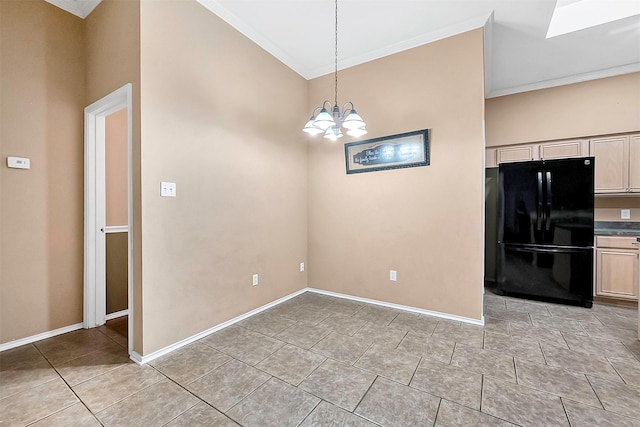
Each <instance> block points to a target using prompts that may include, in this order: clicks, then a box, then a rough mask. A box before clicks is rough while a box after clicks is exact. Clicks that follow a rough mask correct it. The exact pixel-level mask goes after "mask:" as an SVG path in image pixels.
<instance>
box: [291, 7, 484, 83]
mask: <svg viewBox="0 0 640 427" xmlns="http://www.w3.org/2000/svg"><path fill="white" fill-rule="evenodd" d="M492 17H493V12H492V13H490V14H486V15H481V16H476V17H474V18H471V19H468V20H466V21H463V22H460V23H458V24H455V25H450V26H448V27H445V28H441V29H439V30H437V31H432V32H430V33H427V34H421V35H419V36H417V37H413V38H410V39H407V40H403V41H401V42H398V43H393V44H390V45H388V46H384V47H382V48H380V49H375V50H372V51H370V52H366V53H363V54H361V55H356V56H351V57H348V58H344V59H341V60H340V62H339V67H338V69H340V70H343V69H346V68H350V67H354V66H356V65H360V64H364V63H365V62H369V61H373V60H375V59H380V58H384V57H385V56H389V55H393V54H395V53H398V52H402V51H405V50H409V49H413V48H414V47H418V46H422V45H425V44H427V43H433V42H436V41H438V40H442V39H446V38H448V37H452V36H455V35H457V34H462V33H466V32H467V31H471V30H475V29H478V28H482V27H484V26H485V24H486V23H487V21H488V20H489V19H491V18H492ZM289 66H290V67H291V65H289ZM291 68H292V69H293V70H294V71H296V72H297V73H298V74H300V75H301V76H302V77H304V78H305V79H307V80H311V79H314V78H316V77H320V76H324V75H325V74H329V73H332V72H333V71H334V64H333V63H331V64H327V65H324V66H322V67H316V68H313V69H307V70H300V69H296V68H293V67H291Z"/></svg>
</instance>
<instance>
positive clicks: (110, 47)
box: [85, 0, 143, 354]
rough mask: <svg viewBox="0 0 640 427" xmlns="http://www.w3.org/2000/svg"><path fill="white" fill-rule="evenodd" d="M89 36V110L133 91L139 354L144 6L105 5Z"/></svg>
mask: <svg viewBox="0 0 640 427" xmlns="http://www.w3.org/2000/svg"><path fill="white" fill-rule="evenodd" d="M85 36H86V43H85V55H86V62H87V70H86V71H87V74H86V81H87V86H86V98H85V99H86V100H85V102H86V103H85V105H89V104H91V103H93V102H95V101H97V100H99V99H101V98H103V97H104V96H106V95H108V94H110V93H112V92H113V91H115V90H117V89H119V88H120V87H122V86H124V85H125V84H127V83H131V84H132V86H133V100H132V103H133V110H132V116H133V123H132V131H133V138H132V143H133V155H132V162H133V230H134V231H133V241H134V243H133V293H134V296H133V298H134V306H133V323H134V337H133V348H134V350H135V351H136V352H138V353H139V354H141V351H142V327H143V325H142V318H143V315H142V309H143V305H142V237H141V236H142V232H143V229H142V221H141V218H142V213H141V203H140V200H141V195H140V185H141V183H140V180H141V168H142V164H141V158H140V1H139V0H127V1H121V0H103V1H102V2H101V3H100V4H99V5H98V6H97V7H96V8H95V9H94V11H93V12H91V14H90V15H89V16H88V17H87V18H86V19H85ZM129 225H130V226H131V225H132V224H129Z"/></svg>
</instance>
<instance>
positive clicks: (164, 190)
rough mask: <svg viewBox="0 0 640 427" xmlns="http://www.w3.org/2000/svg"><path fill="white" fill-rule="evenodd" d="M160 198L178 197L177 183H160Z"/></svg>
mask: <svg viewBox="0 0 640 427" xmlns="http://www.w3.org/2000/svg"><path fill="white" fill-rule="evenodd" d="M160 196H161V197H176V183H175V182H165V181H162V182H161V183H160Z"/></svg>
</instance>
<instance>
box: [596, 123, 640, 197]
mask: <svg viewBox="0 0 640 427" xmlns="http://www.w3.org/2000/svg"><path fill="white" fill-rule="evenodd" d="M596 164H597V163H596ZM629 189H630V190H631V191H633V192H634V193H640V135H631V137H630V138H629Z"/></svg>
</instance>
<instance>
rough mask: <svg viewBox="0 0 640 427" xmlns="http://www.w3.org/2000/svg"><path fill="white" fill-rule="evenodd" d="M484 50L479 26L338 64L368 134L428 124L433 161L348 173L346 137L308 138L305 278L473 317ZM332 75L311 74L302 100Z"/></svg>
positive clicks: (479, 283) (479, 256) (326, 92)
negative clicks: (393, 273)
mask: <svg viewBox="0 0 640 427" xmlns="http://www.w3.org/2000/svg"><path fill="white" fill-rule="evenodd" d="M482 58H483V47H482V30H475V31H471V32H468V33H465V34H462V35H458V36H455V37H451V38H448V39H446V40H441V41H438V42H435V43H431V44H428V45H424V46H422V47H418V48H415V49H411V50H408V51H405V52H402V53H398V54H395V55H392V56H389V57H386V58H383V59H380V60H376V61H373V62H369V63H366V64H363V65H360V66H357V67H353V68H350V69H347V70H344V71H342V72H341V73H340V94H339V97H340V100H341V102H345V101H347V100H352V101H354V102H355V103H356V108H357V109H358V112H359V113H360V114H361V115H362V116H363V117H364V119H365V120H366V121H367V123H368V124H369V126H368V129H369V134H368V135H367V137H368V138H369V137H370V138H374V137H380V136H385V135H392V134H397V133H402V132H408V131H413V130H419V129H424V128H429V129H431V165H430V166H427V167H418V168H410V169H400V170H390V171H380V172H370V173H361V174H356V175H346V173H345V160H344V142H347V140H346V138H343V140H342V141H340V142H339V143H337V144H336V143H333V144H332V143H329V142H327V141H326V140H323V139H311V138H309V141H308V144H309V147H310V148H309V171H308V175H309V285H310V286H312V287H315V288H320V289H327V290H330V291H335V292H341V293H345V294H349V295H355V296H359V297H366V298H372V299H376V300H380V301H387V302H391V303H396V304H403V305H407V306H412V307H419V308H422V309H428V310H435V311H439V312H443V313H449V314H454V315H459V316H464V317H468V318H473V319H480V317H481V314H482V291H483V262H484V254H483V227H484V223H483V221H482V216H483V211H484V199H483V195H482V192H483V187H484V170H483V163H482V158H483V151H484V145H483V135H482V121H483V115H484V111H483V109H484V92H483V62H482V61H483V59H482ZM332 85H333V77H332V76H325V77H322V78H318V79H315V80H313V81H311V82H310V95H309V102H310V104H309V111H311V109H312V106H315V105H316V104H320V102H322V100H324V99H327V98H331V96H332V94H333V88H332ZM390 269H394V270H397V272H398V281H397V282H395V283H394V282H390V281H389V270H390Z"/></svg>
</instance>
